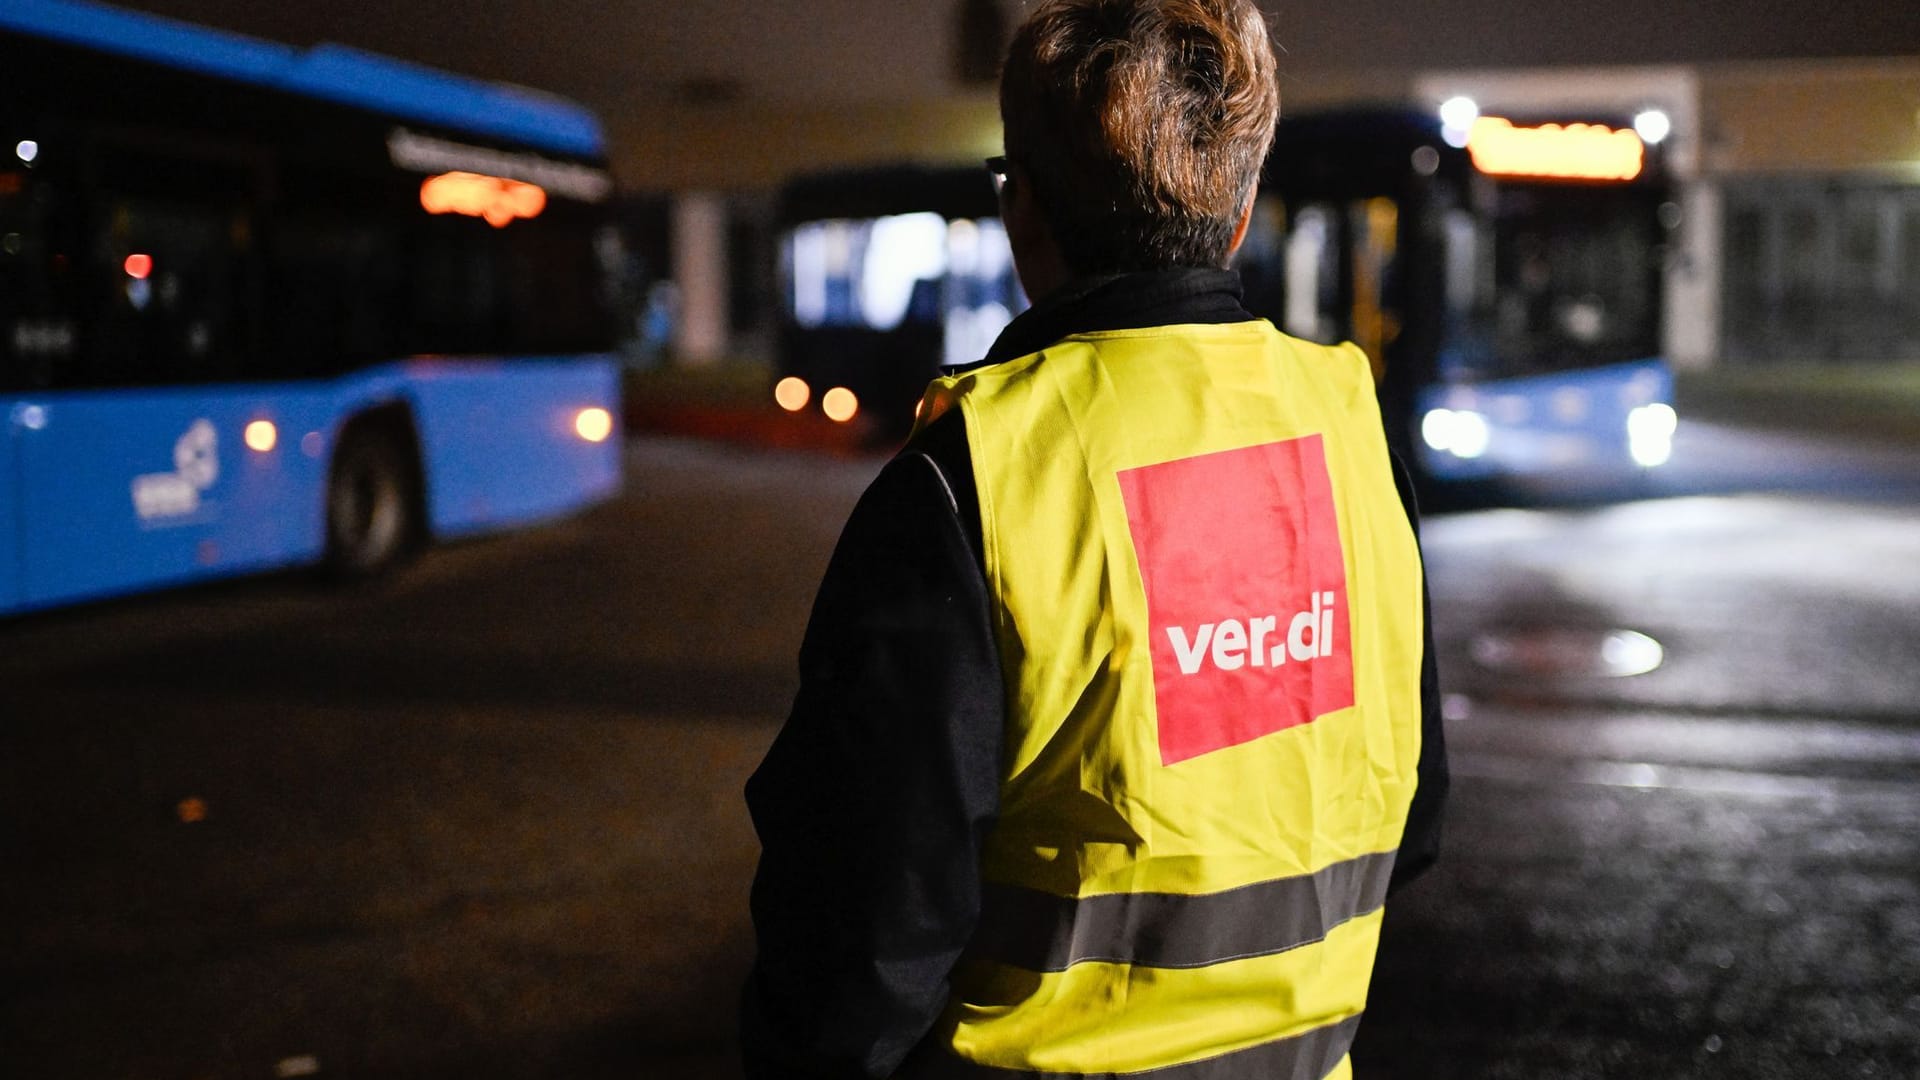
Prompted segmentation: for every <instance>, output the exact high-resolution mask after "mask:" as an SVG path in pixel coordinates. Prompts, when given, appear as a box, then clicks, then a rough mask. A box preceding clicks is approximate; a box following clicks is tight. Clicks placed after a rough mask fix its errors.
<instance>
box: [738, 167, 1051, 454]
mask: <svg viewBox="0 0 1920 1080" xmlns="http://www.w3.org/2000/svg"><path fill="white" fill-rule="evenodd" d="M775 224H776V228H777V230H778V234H779V236H778V239H779V244H780V252H779V259H780V274H779V277H780V306H779V319H778V326H779V328H778V342H777V365H776V366H777V373H778V375H779V376H780V383H779V385H778V386H777V387H776V399H777V400H778V401H779V402H780V404H781V405H782V406H783V407H785V408H788V409H789V410H792V411H799V410H802V409H811V408H818V409H820V410H822V411H824V412H825V413H826V414H827V415H828V416H829V417H830V418H833V419H836V420H841V421H852V420H855V418H856V417H857V418H858V422H859V423H861V424H862V425H863V426H864V427H865V428H866V429H867V430H868V431H869V432H871V433H872V435H873V437H874V438H875V439H876V440H879V441H892V440H898V439H901V438H904V437H905V436H906V434H907V432H908V430H909V429H910V428H911V427H912V425H913V418H914V417H913V413H914V408H915V406H917V405H918V404H919V402H920V396H921V393H922V392H923V391H925V390H926V387H927V383H928V381H929V380H931V379H933V378H934V377H935V376H937V375H938V374H940V369H941V368H942V367H946V366H952V365H957V364H971V363H975V362H977V361H978V360H979V359H980V358H981V357H983V356H985V355H986V354H987V350H988V349H989V348H991V347H992V345H993V342H994V339H995V338H996V337H998V336H999V334H1000V331H1001V330H1002V329H1004V328H1005V327H1006V325H1007V323H1008V322H1010V321H1012V319H1013V317H1014V316H1015V315H1017V314H1019V313H1020V312H1021V311H1023V310H1025V309H1026V306H1027V300H1026V296H1025V294H1024V293H1022V292H1021V289H1020V281H1019V278H1018V277H1017V276H1016V275H1015V273H1014V269H1013V250H1012V248H1011V247H1009V246H1008V243H1007V230H1006V227H1005V226H1004V225H1002V224H1001V222H1000V204H999V199H998V197H997V196H995V195H994V193H993V187H992V185H991V184H990V183H989V182H988V179H987V175H986V173H985V172H984V171H983V170H982V169H981V168H980V167H979V166H971V167H950V166H944V167H930V166H917V165H897V166H877V167H871V168H861V169H847V170H839V171H833V172H824V173H816V174H810V175H806V176H801V177H797V178H795V179H793V180H791V181H789V182H788V183H787V184H786V186H785V187H784V188H782V189H781V192H780V198H779V203H778V206H777V208H776V211H775Z"/></svg>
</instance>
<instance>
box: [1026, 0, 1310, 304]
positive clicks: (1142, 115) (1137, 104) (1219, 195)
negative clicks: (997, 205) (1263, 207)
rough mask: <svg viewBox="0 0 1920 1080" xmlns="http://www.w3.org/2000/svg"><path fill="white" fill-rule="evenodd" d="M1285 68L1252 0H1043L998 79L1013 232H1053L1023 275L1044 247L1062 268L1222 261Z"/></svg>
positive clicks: (1038, 241) (1245, 201)
mask: <svg viewBox="0 0 1920 1080" xmlns="http://www.w3.org/2000/svg"><path fill="white" fill-rule="evenodd" d="M1274 67H1275V64H1274V55H1273V44H1272V40H1271V38H1270V37H1269V36H1268V31H1267V22H1266V17H1265V16H1264V15H1263V14H1261V12H1260V9H1259V8H1258V7H1256V6H1255V4H1254V3H1253V0H1042V3H1040V4H1039V6H1038V7H1036V8H1035V9H1034V11H1033V13H1032V14H1031V15H1029V16H1028V17H1027V19H1026V21H1025V22H1024V23H1023V24H1021V26H1020V29H1019V30H1018V31H1017V32H1016V33H1015V34H1014V38H1013V41H1012V43H1011V45H1010V46H1009V48H1008V53H1007V61H1006V66H1005V68H1004V69H1003V70H1002V72H1001V76H1000V119H1001V122H1002V123H1003V125H1004V126H1005V129H1006V148H1007V158H1008V161H1009V162H1010V168H1011V177H1010V183H1009V187H1008V190H1007V191H1006V192H1004V196H1005V198H1006V200H1007V202H1008V204H1009V205H1008V207H1007V211H1008V213H1007V217H1008V228H1009V230H1013V231H1015V232H1018V231H1019V230H1020V228H1021V227H1022V224H1023V223H1022V222H1021V221H1020V220H1019V219H1020V218H1021V217H1022V215H1023V214H1024V215H1026V216H1027V217H1029V218H1035V217H1037V219H1038V221H1037V223H1038V224H1040V225H1043V226H1044V232H1045V236H1044V237H1028V238H1027V243H1026V244H1025V245H1024V246H1025V247H1026V248H1027V249H1028V250H1027V251H1026V252H1025V259H1024V260H1023V263H1024V264H1023V265H1022V268H1021V272H1022V276H1023V278H1024V277H1028V276H1031V275H1032V273H1033V271H1034V269H1035V268H1034V267H1033V266H1032V265H1025V264H1032V263H1034V262H1035V261H1037V258H1038V257H1037V256H1036V255H1035V254H1034V248H1035V247H1036V245H1039V246H1042V247H1044V246H1046V244H1047V243H1048V242H1050V244H1051V250H1048V251H1045V252H1044V255H1045V257H1046V258H1047V259H1049V260H1054V261H1057V263H1058V264H1059V265H1058V266H1057V267H1055V268H1054V269H1055V270H1056V271H1057V272H1058V273H1055V274H1053V275H1051V276H1055V277H1057V276H1060V275H1061V274H1064V275H1068V276H1081V275H1092V274H1117V273H1127V272H1132V271H1137V270H1157V269H1165V268H1169V267H1176V266H1202V267H1208V266H1211V267H1218V266H1224V265H1225V264H1226V261H1227V259H1228V257H1229V256H1230V255H1231V254H1232V253H1233V250H1234V248H1235V247H1236V246H1237V245H1238V242H1239V237H1240V235H1241V234H1242V231H1243V229H1244V225H1245V221H1246V215H1247V211H1248V210H1249V208H1250V207H1251V205H1252V197H1253V189H1254V186H1255V184H1256V183H1257V181H1258V179H1259V176H1260V167H1261V163H1262V162H1263V161H1264V160H1265V158H1266V155H1267V149H1268V147H1269V146H1271V145H1272V142H1273V128H1274V122H1275V121H1276V119H1278V114H1279V111H1280V92H1279V88H1278V85H1277V83H1276V80H1275V74H1274ZM1034 224H1035V222H1033V221H1031V220H1030V221H1028V222H1026V223H1025V227H1026V228H1028V229H1031V228H1032V226H1033V225H1034ZM1018 239H1019V237H1017V236H1016V241H1018ZM1022 246H1023V245H1021V244H1020V243H1018V242H1016V245H1015V255H1016V257H1020V256H1022V254H1023V253H1022V251H1021V248H1022ZM1041 276H1043V277H1044V276H1049V275H1046V274H1045V273H1042V275H1041ZM1054 284H1057V282H1054ZM1032 287H1033V283H1032V282H1029V290H1030V291H1032Z"/></svg>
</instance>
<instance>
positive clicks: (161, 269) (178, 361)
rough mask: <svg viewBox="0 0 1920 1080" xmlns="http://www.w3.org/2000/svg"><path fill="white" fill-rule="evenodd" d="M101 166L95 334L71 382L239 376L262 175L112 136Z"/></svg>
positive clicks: (249, 324) (93, 253) (94, 247)
mask: <svg viewBox="0 0 1920 1080" xmlns="http://www.w3.org/2000/svg"><path fill="white" fill-rule="evenodd" d="M92 164H93V180H94V186H93V189H92V191H91V195H92V198H91V200H90V202H91V209H92V215H91V220H90V222H89V225H90V232H91V237H90V239H89V251H88V252H87V255H88V257H89V258H88V262H89V263H90V265H89V266H88V268H87V269H88V274H87V279H86V280H87V282H88V285H89V288H90V291H91V293H92V295H91V296H89V297H88V298H87V307H88V308H89V309H90V310H89V315H90V316H91V319H90V322H91V328H92V337H91V340H90V341H89V342H88V343H87V347H86V349H85V355H84V357H83V359H82V362H81V363H80V364H78V365H75V367H74V368H72V369H70V370H69V371H67V372H65V373H63V376H62V377H59V378H58V379H57V381H58V382H60V383H62V384H68V385H91V386H114V385H120V386H136V385H155V384H164V383H171V382H208V381H214V380H221V379H231V378H234V377H235V376H236V375H238V374H239V373H240V371H242V370H243V369H244V367H245V361H246V357H247V354H248V353H249V352H250V351H251V350H252V349H254V348H255V347H256V342H255V340H254V335H253V330H254V324H255V319H254V310H253V308H254V302H255V299H254V290H253V289H252V288H250V287H249V285H248V284H247V283H248V282H249V281H251V280H253V275H252V274H251V272H250V270H249V265H248V264H249V263H250V262H251V261H252V259H253V257H254V252H253V248H254V217H253V208H252V205H251V204H252V195H253V188H254V183H253V176H252V175H251V174H250V173H249V172H248V171H247V170H246V169H245V168H243V167H238V166H235V165H232V164H229V163H226V162H215V161H209V160H200V159H196V158H193V157H189V156H186V155H183V154H174V153H163V152H155V151H152V150H148V149H146V148H144V147H141V148H135V147H128V146H121V145H115V144H111V143H109V144H106V145H104V146H103V147H102V149H101V152H100V153H99V154H98V156H97V157H96V159H95V160H94V162H93V163H92Z"/></svg>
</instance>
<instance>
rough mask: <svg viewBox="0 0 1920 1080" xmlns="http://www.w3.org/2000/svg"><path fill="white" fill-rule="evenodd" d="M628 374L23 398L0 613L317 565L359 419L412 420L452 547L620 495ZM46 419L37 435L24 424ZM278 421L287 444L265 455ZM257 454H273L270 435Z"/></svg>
mask: <svg viewBox="0 0 1920 1080" xmlns="http://www.w3.org/2000/svg"><path fill="white" fill-rule="evenodd" d="M618 395H619V382H618V373H617V370H616V368H615V366H614V364H613V363H612V361H611V360H608V359H600V358H589V359H584V360H582V359H566V360H560V359H555V360H526V361H523V360H512V361H495V360H458V361H438V360H436V361H415V362H409V363H405V364H392V365H386V366H383V367H380V368H374V369H370V370H367V371H364V372H358V373H355V374H352V375H347V376H343V377H341V378H339V379H333V380H321V381H315V382H312V383H307V384H297V383H296V384H287V385H268V384H258V385H235V386H211V387H192V388H162V389H144V390H127V389H116V390H113V391H85V392H80V391H65V392H54V393H46V394H38V395H33V396H31V397H27V398H21V399H18V400H15V401H10V402H6V403H5V405H4V407H5V408H6V409H7V411H8V412H10V413H11V414H12V415H13V416H14V417H15V422H14V423H13V424H11V425H10V427H11V430H12V431H13V432H14V434H13V435H12V436H11V437H10V438H9V439H8V440H6V441H4V442H0V469H3V470H4V472H0V477H4V478H5V480H4V482H5V484H6V486H7V487H11V486H13V484H14V483H15V482H16V478H17V483H18V487H19V490H18V493H17V497H16V495H15V493H14V492H12V491H4V492H0V495H3V496H4V497H0V536H5V537H9V538H16V539H12V540H11V542H10V543H9V545H8V548H7V549H6V550H7V556H8V557H7V558H6V559H5V560H0V611H7V610H24V609H29V608H38V607H46V606H51V605H54V604H61V603H69V602H73V601H77V600H85V599H89V598H93V597H103V596H112V595H116V594H121V593H127V592H134V591H141V590H146V589H153V588H161V587H165V586H168V585H175V584H184V583H187V582H192V581H197V580H203V579H209V578H215V577H225V576H229V575H232V574H237V573H244V572H247V571H252V570H264V569H272V568H275V567H284V566H295V565H301V564H306V563H312V562H315V561H317V560H318V559H319V558H320V556H321V555H322V553H323V552H324V550H325V545H326V492H327V478H328V470H329V468H330V466H331V463H332V460H333V454H334V452H335V451H336V449H337V448H338V446H339V444H340V438H341V435H342V433H343V432H344V430H345V428H346V427H347V425H348V424H350V423H351V422H352V420H353V419H354V417H356V416H360V415H362V414H364V413H365V412H367V411H368V410H370V409H375V408H380V407H383V406H390V405H393V404H395V403H399V404H401V405H403V406H405V407H406V408H407V409H408V410H409V412H410V413H411V414H412V418H413V421H414V424H415V426H416V428H417V431H418V434H419V437H420V442H421V465H422V468H423V470H424V471H425V473H426V476H425V479H426V485H427V496H428V523H429V527H430V528H431V530H432V532H433V533H434V535H435V536H440V537H445V536H455V535H461V534H466V533H474V532H479V531H482V530H487V529H493V528H500V527H506V526H512V525H518V524H527V523H531V522H535V521H540V520H544V519H548V518H552V517H554V516H557V515H560V514H564V513H567V512H569V511H572V510H576V509H579V508H581V507H583V506H587V505H590V504H592V503H595V502H599V501H601V500H603V499H605V498H607V497H609V496H611V495H612V494H614V493H615V492H616V491H617V490H618V488H619V484H620V449H619V446H620V442H619V432H618V431H617V430H614V431H611V432H610V433H609V435H608V437H607V438H605V439H603V440H601V441H599V442H590V441H588V440H587V439H585V438H583V437H582V436H581V435H580V434H579V432H578V431H577V430H576V428H575V424H576V421H577V418H578V417H579V415H580V412H581V410H583V409H588V408H599V409H604V410H606V411H607V413H608V415H609V417H617V416H618V415H619V405H618V401H619V396H618ZM29 409H31V410H33V413H32V417H33V424H32V425H31V426H28V425H25V424H22V423H21V422H20V421H19V417H20V416H21V414H22V412H23V411H25V410H29ZM262 423H265V424H271V425H272V432H273V441H272V445H271V446H269V447H268V448H266V449H264V450H263V449H256V448H254V447H250V446H249V445H248V442H249V439H248V435H249V426H250V425H259V424H262ZM253 436H254V440H255V441H257V442H259V443H261V444H262V445H264V444H265V429H263V428H259V427H255V429H254V432H253Z"/></svg>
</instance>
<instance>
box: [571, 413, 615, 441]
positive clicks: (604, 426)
mask: <svg viewBox="0 0 1920 1080" xmlns="http://www.w3.org/2000/svg"><path fill="white" fill-rule="evenodd" d="M573 430H574V433H575V434H577V435H579V436H580V437H581V438H583V439H585V440H587V441H588V442H591V443H598V442H606V441H607V439H608V438H610V437H611V436H612V435H613V414H612V413H610V412H608V411H607V410H605V409H601V408H592V409H581V410H580V412H579V413H578V415H576V416H574V418H573Z"/></svg>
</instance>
